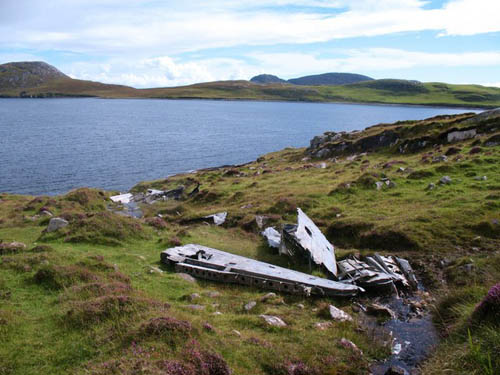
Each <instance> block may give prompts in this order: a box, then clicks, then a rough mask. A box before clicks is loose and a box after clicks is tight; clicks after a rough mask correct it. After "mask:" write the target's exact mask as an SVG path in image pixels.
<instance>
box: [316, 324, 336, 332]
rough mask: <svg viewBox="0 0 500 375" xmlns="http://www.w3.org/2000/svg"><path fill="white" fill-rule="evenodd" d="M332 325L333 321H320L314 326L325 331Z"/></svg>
mask: <svg viewBox="0 0 500 375" xmlns="http://www.w3.org/2000/svg"><path fill="white" fill-rule="evenodd" d="M331 326H332V322H319V323H316V324H314V327H316V328H317V329H319V330H320V331H324V330H326V329H328V328H330V327H331Z"/></svg>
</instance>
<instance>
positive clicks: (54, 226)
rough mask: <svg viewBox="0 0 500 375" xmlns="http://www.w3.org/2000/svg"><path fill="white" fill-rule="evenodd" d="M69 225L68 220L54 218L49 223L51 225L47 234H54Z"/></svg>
mask: <svg viewBox="0 0 500 375" xmlns="http://www.w3.org/2000/svg"><path fill="white" fill-rule="evenodd" d="M68 224H69V223H68V222H67V221H66V220H64V219H62V218H60V217H53V218H52V219H50V221H49V225H48V227H47V232H54V231H56V230H58V229H61V228H64V227H65V226H67V225H68Z"/></svg>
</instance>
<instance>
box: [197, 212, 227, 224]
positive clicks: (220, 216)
mask: <svg viewBox="0 0 500 375" xmlns="http://www.w3.org/2000/svg"><path fill="white" fill-rule="evenodd" d="M226 217H227V212H219V213H216V214H213V215H208V216H203V219H212V220H213V221H214V224H215V225H222V224H224V222H225V221H226Z"/></svg>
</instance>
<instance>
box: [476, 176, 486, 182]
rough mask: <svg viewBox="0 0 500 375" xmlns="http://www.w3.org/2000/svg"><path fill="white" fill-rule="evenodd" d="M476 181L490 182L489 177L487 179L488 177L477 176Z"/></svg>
mask: <svg viewBox="0 0 500 375" xmlns="http://www.w3.org/2000/svg"><path fill="white" fill-rule="evenodd" d="M474 180H476V181H486V180H488V177H486V176H476V177H474Z"/></svg>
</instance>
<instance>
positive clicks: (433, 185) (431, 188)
mask: <svg viewBox="0 0 500 375" xmlns="http://www.w3.org/2000/svg"><path fill="white" fill-rule="evenodd" d="M435 188H436V184H434V183H432V182H431V183H430V184H429V185H427V187H426V188H425V190H434V189H435Z"/></svg>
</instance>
